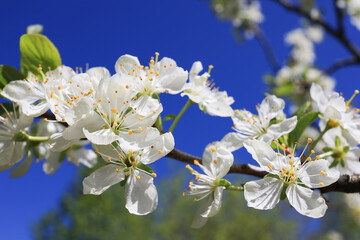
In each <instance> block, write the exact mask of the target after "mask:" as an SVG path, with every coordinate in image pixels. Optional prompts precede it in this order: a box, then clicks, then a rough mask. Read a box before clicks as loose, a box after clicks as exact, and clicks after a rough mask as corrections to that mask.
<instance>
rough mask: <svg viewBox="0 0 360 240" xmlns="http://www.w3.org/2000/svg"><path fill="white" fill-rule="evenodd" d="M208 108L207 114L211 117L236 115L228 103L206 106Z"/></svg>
mask: <svg viewBox="0 0 360 240" xmlns="http://www.w3.org/2000/svg"><path fill="white" fill-rule="evenodd" d="M204 106H205V107H206V112H207V113H208V114H209V115H211V116H218V117H231V116H232V115H233V113H234V110H233V109H232V108H231V107H230V106H229V104H228V103H226V102H220V101H216V102H212V103H209V104H206V103H205V104H204Z"/></svg>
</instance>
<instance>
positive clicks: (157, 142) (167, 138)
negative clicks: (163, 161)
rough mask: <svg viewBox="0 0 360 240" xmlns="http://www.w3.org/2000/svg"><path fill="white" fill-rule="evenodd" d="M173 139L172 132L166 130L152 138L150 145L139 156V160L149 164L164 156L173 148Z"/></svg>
mask: <svg viewBox="0 0 360 240" xmlns="http://www.w3.org/2000/svg"><path fill="white" fill-rule="evenodd" d="M174 146H175V140H174V137H173V135H172V133H170V132H168V133H165V134H162V135H161V136H159V137H158V138H156V139H154V142H153V144H152V145H151V146H149V147H147V148H146V149H145V150H144V152H143V156H142V158H141V162H142V163H145V164H150V163H152V162H154V161H156V160H158V159H160V158H162V157H164V156H166V155H167V154H168V153H169V152H171V151H172V150H173V149H174Z"/></svg>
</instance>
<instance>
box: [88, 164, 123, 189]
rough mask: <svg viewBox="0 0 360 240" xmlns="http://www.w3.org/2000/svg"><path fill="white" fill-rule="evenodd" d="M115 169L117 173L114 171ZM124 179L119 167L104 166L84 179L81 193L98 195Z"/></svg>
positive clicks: (112, 165)
mask: <svg viewBox="0 0 360 240" xmlns="http://www.w3.org/2000/svg"><path fill="white" fill-rule="evenodd" d="M117 169H119V171H116V170H117ZM124 178H125V175H124V171H123V169H122V168H121V167H120V166H117V165H114V164H109V165H106V166H104V167H102V168H99V169H97V170H96V171H95V172H93V173H92V174H90V175H89V176H87V177H86V178H84V180H83V193H84V194H94V195H100V194H101V193H103V192H104V191H105V190H106V189H108V188H109V187H111V186H112V185H114V184H117V183H119V182H120V181H122V180H124Z"/></svg>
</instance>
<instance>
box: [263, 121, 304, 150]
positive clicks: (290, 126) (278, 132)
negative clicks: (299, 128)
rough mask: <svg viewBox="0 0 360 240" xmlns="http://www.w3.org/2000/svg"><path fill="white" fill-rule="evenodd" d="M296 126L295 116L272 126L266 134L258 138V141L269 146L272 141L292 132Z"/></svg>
mask: <svg viewBox="0 0 360 240" xmlns="http://www.w3.org/2000/svg"><path fill="white" fill-rule="evenodd" d="M296 124H297V117H296V116H294V117H291V118H288V119H285V120H284V121H282V122H280V123H277V124H272V125H270V127H269V128H268V129H267V133H266V134H264V135H262V136H261V137H260V138H259V140H263V141H264V142H266V143H269V144H270V143H271V141H272V140H274V139H278V138H279V137H281V136H282V135H284V134H287V133H289V132H291V131H292V130H294V128H295V127H296Z"/></svg>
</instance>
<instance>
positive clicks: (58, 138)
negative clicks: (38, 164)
mask: <svg viewBox="0 0 360 240" xmlns="http://www.w3.org/2000/svg"><path fill="white" fill-rule="evenodd" d="M48 143H49V147H50V149H51V151H54V152H62V151H65V150H66V149H68V148H69V147H70V146H71V145H72V144H73V143H74V141H71V140H67V139H65V138H64V137H63V135H62V133H54V134H53V135H51V136H50V140H49V141H48Z"/></svg>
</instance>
